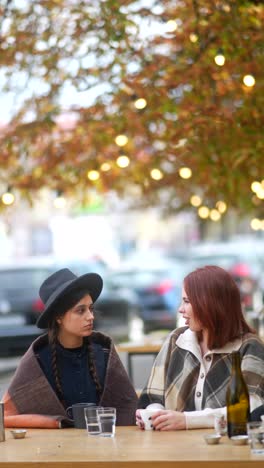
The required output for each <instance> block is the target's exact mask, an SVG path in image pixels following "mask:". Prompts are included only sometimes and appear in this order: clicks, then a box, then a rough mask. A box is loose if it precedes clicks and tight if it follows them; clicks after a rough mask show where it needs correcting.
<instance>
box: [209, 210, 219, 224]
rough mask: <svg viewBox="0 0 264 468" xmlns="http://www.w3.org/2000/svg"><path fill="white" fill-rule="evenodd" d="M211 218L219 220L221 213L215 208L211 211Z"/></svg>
mask: <svg viewBox="0 0 264 468" xmlns="http://www.w3.org/2000/svg"><path fill="white" fill-rule="evenodd" d="M209 216H210V218H211V220H212V221H219V219H220V218H221V215H220V213H219V211H217V210H215V209H213V210H211V211H210V215H209Z"/></svg>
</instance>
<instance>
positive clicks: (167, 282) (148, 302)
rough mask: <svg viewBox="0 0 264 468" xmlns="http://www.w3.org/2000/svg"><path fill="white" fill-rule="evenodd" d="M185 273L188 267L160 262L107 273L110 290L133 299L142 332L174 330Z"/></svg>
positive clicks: (178, 263) (183, 263) (185, 264)
mask: <svg viewBox="0 0 264 468" xmlns="http://www.w3.org/2000/svg"><path fill="white" fill-rule="evenodd" d="M187 272H188V263H186V262H179V261H177V262H176V261H175V262H170V261H168V260H164V261H163V262H157V263H155V264H154V263H153V264H151V263H145V262H144V261H143V262H142V263H141V264H140V263H138V264H137V266H135V265H134V264H133V266H131V267H130V268H128V264H126V265H124V266H123V268H121V269H120V270H118V271H115V272H111V275H110V279H109V282H110V283H111V285H112V287H114V288H118V289H119V290H120V289H122V290H123V291H124V294H125V292H126V291H127V292H131V291H132V292H133V293H135V294H136V295H137V298H138V304H139V308H140V311H141V312H140V313H141V317H142V319H143V322H144V332H145V333H148V332H150V331H154V330H158V329H167V330H173V329H174V328H175V327H176V315H177V309H178V307H179V305H180V302H181V288H182V280H183V277H184V276H185V274H187Z"/></svg>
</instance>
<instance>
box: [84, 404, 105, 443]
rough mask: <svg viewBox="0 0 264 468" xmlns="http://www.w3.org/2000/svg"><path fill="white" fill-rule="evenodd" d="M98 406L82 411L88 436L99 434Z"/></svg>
mask: <svg viewBox="0 0 264 468" xmlns="http://www.w3.org/2000/svg"><path fill="white" fill-rule="evenodd" d="M99 408H101V407H100V406H91V407H89V408H85V409H84V416H85V421H86V429H87V433H88V435H91V436H95V435H99V434H100V432H101V429H100V424H99V419H98V413H97V410H98V409H99Z"/></svg>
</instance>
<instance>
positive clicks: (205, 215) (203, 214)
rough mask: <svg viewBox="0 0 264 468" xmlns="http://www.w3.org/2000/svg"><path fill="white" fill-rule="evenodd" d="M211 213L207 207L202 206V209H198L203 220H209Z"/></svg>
mask: <svg viewBox="0 0 264 468" xmlns="http://www.w3.org/2000/svg"><path fill="white" fill-rule="evenodd" d="M209 212H210V211H209V208H207V206H200V208H199V209H198V215H199V216H200V218H202V219H206V218H208V216H209Z"/></svg>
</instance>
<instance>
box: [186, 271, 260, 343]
mask: <svg viewBox="0 0 264 468" xmlns="http://www.w3.org/2000/svg"><path fill="white" fill-rule="evenodd" d="M183 284H184V289H185V291H186V294H187V296H188V299H189V301H190V303H191V305H192V308H193V313H194V316H195V318H196V319H197V320H199V322H200V323H201V325H202V327H203V328H206V329H207V330H208V347H209V349H213V348H221V347H222V346H224V345H225V344H227V343H228V342H230V341H233V340H235V339H236V338H239V337H241V336H242V335H244V334H245V333H248V332H251V333H255V331H254V330H253V329H252V328H251V327H250V326H249V325H248V323H247V322H246V320H245V318H244V315H243V311H242V306H241V298H240V292H239V289H238V287H237V285H236V283H235V281H234V279H233V278H232V276H231V275H230V274H229V273H228V272H227V271H226V270H224V269H223V268H220V267H218V266H214V265H207V266H204V267H202V268H197V269H196V270H195V271H193V272H191V273H189V274H188V275H187V276H186V277H185V278H184V281H183ZM198 336H199V337H200V335H199V334H198Z"/></svg>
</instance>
